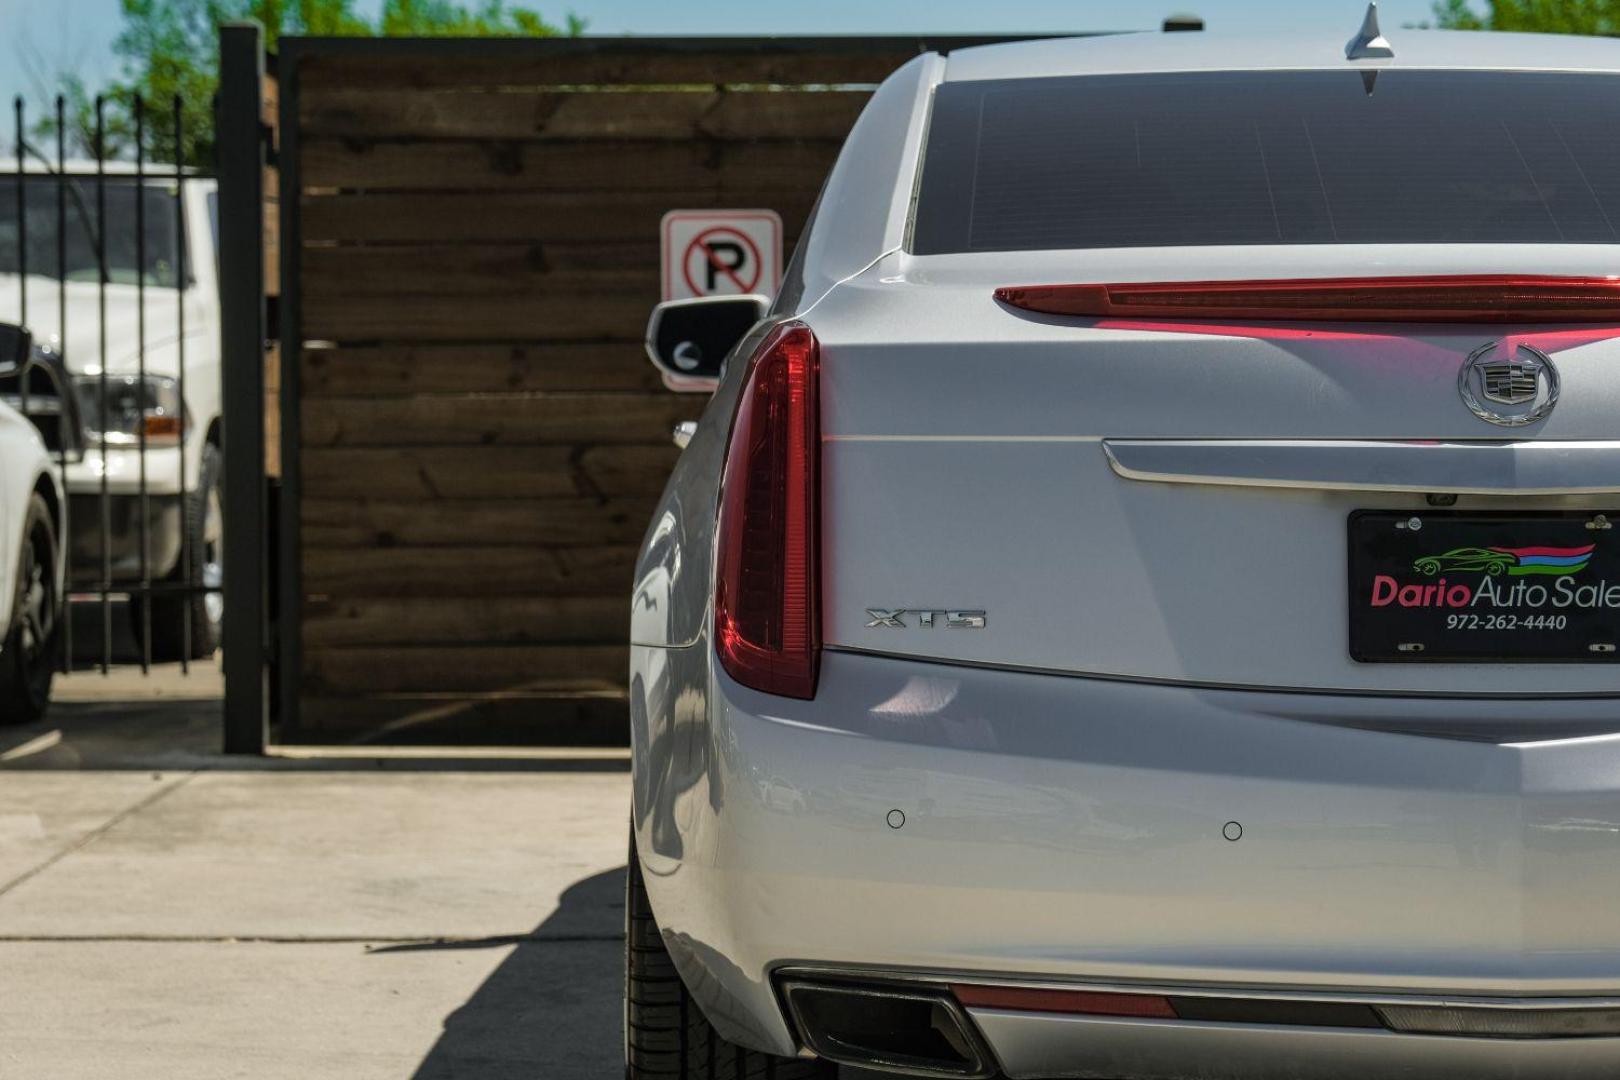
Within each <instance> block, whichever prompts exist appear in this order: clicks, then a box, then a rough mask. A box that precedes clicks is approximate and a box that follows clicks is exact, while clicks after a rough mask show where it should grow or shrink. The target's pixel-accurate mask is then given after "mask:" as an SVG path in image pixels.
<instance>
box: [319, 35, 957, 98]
mask: <svg viewBox="0 0 1620 1080" xmlns="http://www.w3.org/2000/svg"><path fill="white" fill-rule="evenodd" d="M761 45H762V47H758V48H754V49H750V50H748V51H743V50H741V49H735V50H732V49H726V50H722V49H716V48H713V47H706V46H704V45H703V44H702V43H694V47H693V48H690V49H678V48H672V47H671V46H670V45H668V44H665V43H659V44H654V43H648V44H646V45H638V44H637V43H635V42H633V41H625V40H620V41H615V42H604V43H601V47H600V48H599V49H592V50H588V51H587V50H581V51H579V52H576V53H574V54H572V55H567V54H556V55H549V56H548V55H535V56H526V57H516V56H509V57H491V56H488V55H479V56H478V57H476V59H475V58H473V57H470V56H467V55H462V56H455V55H443V54H440V55H434V56H427V55H421V54H417V55H411V54H409V53H408V52H407V51H405V50H401V51H400V52H398V53H388V54H377V55H372V56H311V57H307V58H305V59H304V60H303V62H302V63H301V64H300V65H299V69H298V77H299V82H300V85H301V88H302V90H303V92H305V93H309V92H311V91H315V90H321V89H326V88H332V87H358V88H374V89H381V88H387V87H400V88H421V87H435V86H447V87H491V88H496V87H531V86H570V85H575V86H578V85H585V86H590V85H615V84H619V85H670V84H694V85H699V86H704V85H708V86H713V85H715V84H717V83H719V84H771V85H778V86H795V85H802V84H824V83H832V84H838V83H866V84H876V83H880V82H882V81H883V80H884V79H886V78H888V76H889V75H890V73H892V72H893V71H894V70H895V68H897V67H899V66H900V65H901V64H904V63H905V62H906V61H908V60H910V59H912V58H913V57H915V56H916V55H917V53H918V52H921V51H923V49H925V48H926V47H927V45H926V43H925V42H923V41H921V40H919V41H918V42H917V43H916V45H909V44H902V43H898V42H897V43H895V44H894V45H892V46H888V45H886V46H884V47H880V48H873V47H871V46H870V45H865V44H863V43H861V42H860V41H858V40H851V41H848V42H847V43H845V42H838V41H827V42H824V43H821V44H819V45H814V46H811V45H798V44H795V43H792V42H786V41H778V42H762V43H761Z"/></svg>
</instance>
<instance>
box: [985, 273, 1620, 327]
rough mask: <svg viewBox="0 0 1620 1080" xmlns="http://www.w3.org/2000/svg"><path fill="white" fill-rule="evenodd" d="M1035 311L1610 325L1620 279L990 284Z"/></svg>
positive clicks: (1618, 316) (1619, 302)
mask: <svg viewBox="0 0 1620 1080" xmlns="http://www.w3.org/2000/svg"><path fill="white" fill-rule="evenodd" d="M995 296H996V299H997V300H999V301H1001V302H1002V303H1003V304H1006V305H1008V306H1010V307H1015V308H1020V309H1022V310H1024V311H1034V312H1039V313H1041V314H1043V315H1073V316H1083V317H1088V318H1133V319H1140V318H1152V319H1177V318H1181V319H1187V318H1198V319H1258V320H1273V319H1309V320H1314V321H1319V322H1461V323H1481V322H1505V323H1526V322H1530V323H1547V322H1554V323H1557V322H1614V323H1620V277H1560V276H1556V275H1550V274H1462V275H1438V276H1436V275H1430V276H1423V277H1357V278H1284V279H1276V280H1269V281H1266V280H1261V281H1159V282H1134V283H1130V284H1112V285H1105V284H1087V285H1019V286H1007V287H1003V288H1000V289H997V290H996V293H995Z"/></svg>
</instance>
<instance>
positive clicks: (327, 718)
mask: <svg viewBox="0 0 1620 1080" xmlns="http://www.w3.org/2000/svg"><path fill="white" fill-rule="evenodd" d="M298 709H299V712H298V725H299V735H298V741H299V742H300V743H316V744H320V743H345V744H349V745H359V746H364V745H368V744H381V743H386V744H387V745H389V746H545V747H619V746H627V745H629V742H630V710H629V705H628V702H627V700H626V695H625V693H624V692H623V691H622V690H621V691H619V692H614V691H612V690H606V689H597V690H591V691H589V692H580V691H572V692H570V691H562V692H558V691H541V690H537V691H529V692H523V691H515V692H512V693H507V694H494V695H479V694H469V693H462V694H408V695H406V694H398V695H390V696H385V697H301V698H300V699H299V705H298ZM603 767H604V768H612V767H614V766H613V764H612V763H610V762H605V763H603Z"/></svg>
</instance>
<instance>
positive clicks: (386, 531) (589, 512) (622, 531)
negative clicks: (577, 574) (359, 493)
mask: <svg viewBox="0 0 1620 1080" xmlns="http://www.w3.org/2000/svg"><path fill="white" fill-rule="evenodd" d="M656 505H657V500H656V499H652V498H623V499H606V500H602V499H500V500H464V501H459V502H456V503H433V502H420V501H418V502H405V501H397V500H394V501H377V502H357V501H355V500H353V499H305V500H303V502H302V511H303V520H302V530H301V535H302V537H303V543H304V547H305V548H306V549H314V548H318V547H366V548H377V547H400V546H436V547H441V548H455V547H458V546H460V547H496V546H501V545H508V546H510V545H514V544H556V545H559V546H562V547H569V546H577V545H581V544H633V543H636V542H638V541H640V539H641V535H642V533H644V532H645V531H646V529H647V523H648V521H649V520H651V518H652V512H653V509H654V507H655V506H656ZM458 554H459V553H458V552H456V551H453V550H451V551H445V552H444V553H443V555H444V557H445V558H446V559H454V558H457V557H458Z"/></svg>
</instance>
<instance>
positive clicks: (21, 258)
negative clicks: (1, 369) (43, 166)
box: [12, 94, 28, 413]
mask: <svg viewBox="0 0 1620 1080" xmlns="http://www.w3.org/2000/svg"><path fill="white" fill-rule="evenodd" d="M12 108H13V112H14V115H15V118H16V124H17V323H18V325H20V326H21V327H22V328H23V329H24V330H26V329H28V211H27V209H26V203H27V200H26V199H25V198H24V196H23V177H24V171H23V133H24V131H25V130H26V129H25V128H24V127H23V99H22V95H21V94H18V95H17V99H16V100H15V101H13V102H12ZM27 382H28V380H27V379H24V380H22V384H23V386H24V389H22V390H21V393H22V394H23V395H24V397H23V412H24V413H27V411H28V405H27V394H28V390H27V389H26V386H27Z"/></svg>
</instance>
